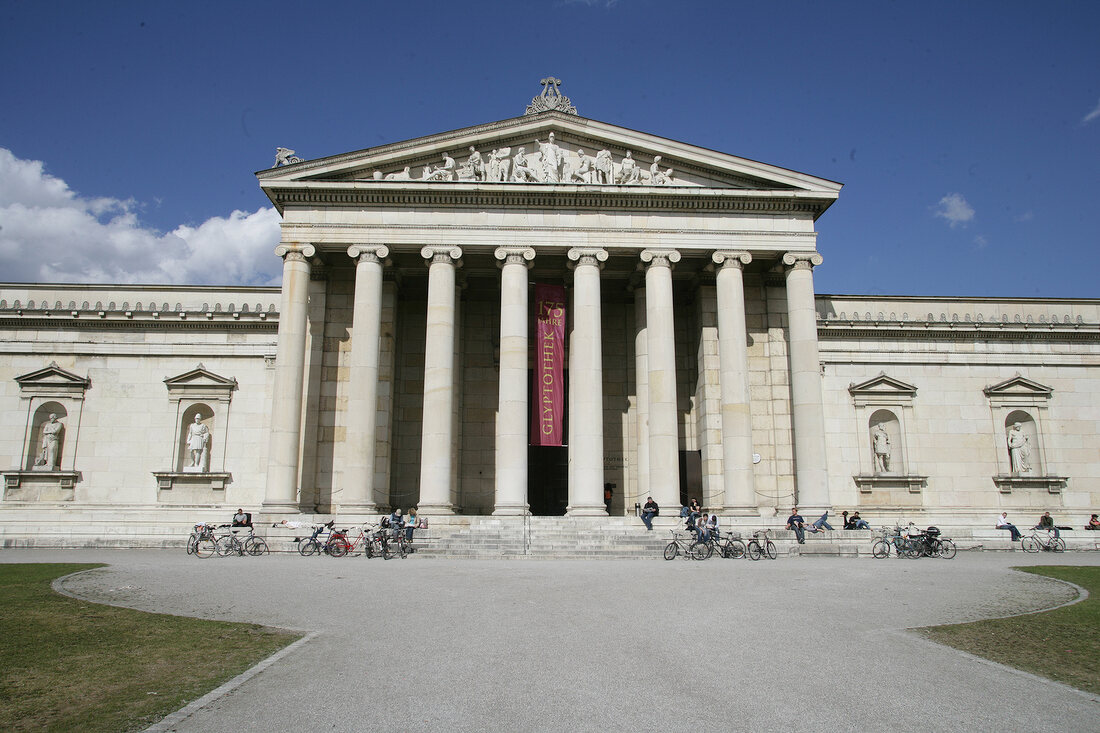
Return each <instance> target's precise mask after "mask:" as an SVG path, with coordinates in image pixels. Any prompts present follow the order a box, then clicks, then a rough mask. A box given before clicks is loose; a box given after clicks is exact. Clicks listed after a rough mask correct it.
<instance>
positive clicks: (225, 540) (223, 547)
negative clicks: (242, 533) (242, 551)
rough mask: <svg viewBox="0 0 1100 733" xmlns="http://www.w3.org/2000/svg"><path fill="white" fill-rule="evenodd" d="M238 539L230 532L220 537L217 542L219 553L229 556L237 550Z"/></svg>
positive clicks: (222, 555)
mask: <svg viewBox="0 0 1100 733" xmlns="http://www.w3.org/2000/svg"><path fill="white" fill-rule="evenodd" d="M236 541H237V538H236V537H234V536H233V535H229V534H227V535H224V536H222V537H219V538H218V542H217V548H218V555H219V556H221V557H228V556H229V555H232V554H233V553H234V552H236V551H237V548H236Z"/></svg>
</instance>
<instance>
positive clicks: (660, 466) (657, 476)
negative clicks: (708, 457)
mask: <svg viewBox="0 0 1100 733" xmlns="http://www.w3.org/2000/svg"><path fill="white" fill-rule="evenodd" d="M641 258H642V262H645V263H647V265H648V266H647V267H646V271H645V302H646V309H645V314H646V347H647V351H648V357H647V358H648V362H649V493H650V494H651V495H652V496H653V499H654V501H656V502H657V504H658V505H660V506H667V507H674V506H679V505H680V440H679V430H678V427H677V422H676V321H675V316H674V313H673V306H672V266H673V264H675V263H676V262H679V260H680V253H679V252H677V251H676V250H674V249H647V250H643V251H642V253H641Z"/></svg>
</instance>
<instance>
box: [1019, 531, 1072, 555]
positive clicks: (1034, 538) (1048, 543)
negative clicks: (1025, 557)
mask: <svg viewBox="0 0 1100 733" xmlns="http://www.w3.org/2000/svg"><path fill="white" fill-rule="evenodd" d="M1020 548H1021V549H1022V550H1023V551H1024V552H1038V551H1039V550H1043V551H1045V552H1065V551H1066V541H1065V540H1063V539H1062V538H1061V537H1056V536H1055V535H1054V531H1053V530H1047V529H1044V530H1039V529H1032V530H1031V534H1029V535H1025V536H1023V537H1021V538H1020Z"/></svg>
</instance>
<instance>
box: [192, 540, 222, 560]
mask: <svg viewBox="0 0 1100 733" xmlns="http://www.w3.org/2000/svg"><path fill="white" fill-rule="evenodd" d="M217 552H218V545H217V543H216V542H214V540H212V539H210V538H209V537H206V538H204V539H201V540H198V541H196V542H195V555H196V556H198V557H204V558H205V557H213V556H214V555H215V554H217Z"/></svg>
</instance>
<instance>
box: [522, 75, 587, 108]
mask: <svg viewBox="0 0 1100 733" xmlns="http://www.w3.org/2000/svg"><path fill="white" fill-rule="evenodd" d="M540 83H541V84H542V94H540V95H538V96H537V97H535V98H534V99H532V100H531V104H529V105H527V111H526V112H524V113H523V114H524V116H526V115H537V114H538V113H540V112H551V111H555V112H564V113H566V114H567V115H575V114H577V108H576V107H574V106H573V103H572V102H570V101H569V97H566V96H564V95H562V93H561V92H559V91H558V87H560V86H561V79H555V78H554V77H552V76H551V77H547V78H546V79H543V80H542V81H541V82H540Z"/></svg>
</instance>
